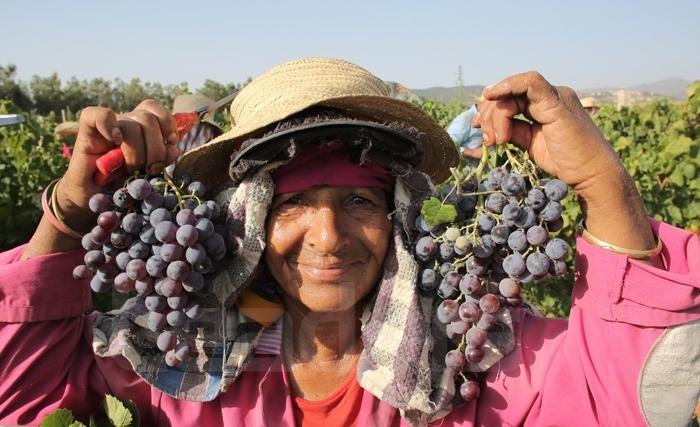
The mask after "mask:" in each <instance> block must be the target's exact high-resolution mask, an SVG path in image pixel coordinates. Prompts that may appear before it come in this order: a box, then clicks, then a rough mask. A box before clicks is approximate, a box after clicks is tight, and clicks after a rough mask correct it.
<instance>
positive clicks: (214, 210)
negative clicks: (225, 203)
mask: <svg viewBox="0 0 700 427" xmlns="http://www.w3.org/2000/svg"><path fill="white" fill-rule="evenodd" d="M204 204H205V205H207V207H208V208H209V212H210V214H211V216H210V218H211V219H213V220H214V219H217V218H219V215H221V206H219V204H218V203H216V202H215V201H213V200H207V201H206V202H205V203H204Z"/></svg>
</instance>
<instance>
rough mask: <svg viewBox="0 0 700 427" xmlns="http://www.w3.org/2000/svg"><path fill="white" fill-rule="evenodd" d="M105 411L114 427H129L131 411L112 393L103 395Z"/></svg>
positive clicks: (131, 418) (131, 420) (130, 424)
mask: <svg viewBox="0 0 700 427" xmlns="http://www.w3.org/2000/svg"><path fill="white" fill-rule="evenodd" d="M105 413H106V414H107V418H109V420H110V421H111V422H112V424H114V427H131V426H132V423H133V417H132V416H131V411H130V410H129V408H127V407H126V405H124V404H123V403H122V402H120V401H119V399H117V398H116V397H114V396H112V395H109V394H108V395H106V396H105Z"/></svg>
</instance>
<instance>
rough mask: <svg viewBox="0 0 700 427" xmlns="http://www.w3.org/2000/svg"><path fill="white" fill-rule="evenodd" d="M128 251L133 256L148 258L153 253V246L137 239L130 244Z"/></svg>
mask: <svg viewBox="0 0 700 427" xmlns="http://www.w3.org/2000/svg"><path fill="white" fill-rule="evenodd" d="M128 253H129V256H130V257H131V258H139V259H147V258H148V257H149V255H151V247H150V246H149V245H147V244H145V243H143V242H142V241H141V240H137V241H135V242H134V243H132V244H131V246H129V252H128Z"/></svg>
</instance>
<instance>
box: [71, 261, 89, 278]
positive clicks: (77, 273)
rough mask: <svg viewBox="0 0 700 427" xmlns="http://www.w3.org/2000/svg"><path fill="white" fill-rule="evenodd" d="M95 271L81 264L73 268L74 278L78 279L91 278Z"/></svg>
mask: <svg viewBox="0 0 700 427" xmlns="http://www.w3.org/2000/svg"><path fill="white" fill-rule="evenodd" d="M93 275H94V273H93V272H92V271H91V270H90V269H89V268H87V266H85V265H82V264H81V265H79V266H77V267H75V268H74V269H73V278H74V279H76V280H86V279H91V278H92V276H93Z"/></svg>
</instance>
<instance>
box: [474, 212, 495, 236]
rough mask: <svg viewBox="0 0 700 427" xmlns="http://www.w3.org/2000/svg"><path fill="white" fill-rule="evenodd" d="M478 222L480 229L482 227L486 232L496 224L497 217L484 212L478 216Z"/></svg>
mask: <svg viewBox="0 0 700 427" xmlns="http://www.w3.org/2000/svg"><path fill="white" fill-rule="evenodd" d="M477 222H478V224H479V229H481V230H482V231H484V232H489V231H491V229H492V228H493V227H494V226H495V225H496V219H495V218H494V217H493V216H491V215H489V214H486V213H482V214H480V215H479V217H478V218H477Z"/></svg>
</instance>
